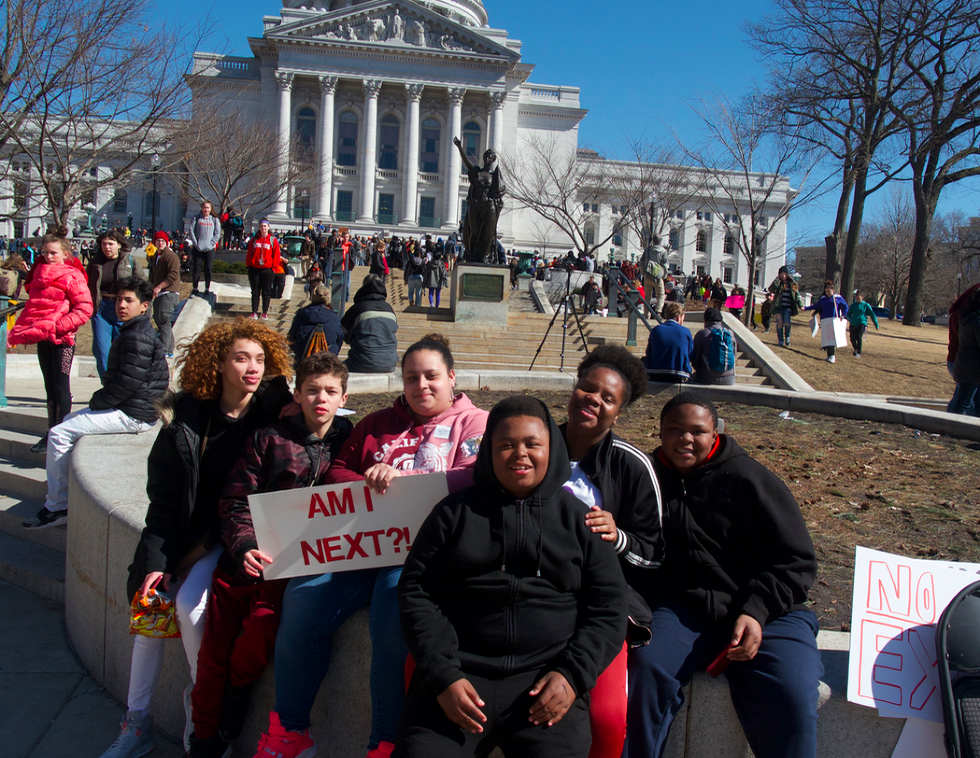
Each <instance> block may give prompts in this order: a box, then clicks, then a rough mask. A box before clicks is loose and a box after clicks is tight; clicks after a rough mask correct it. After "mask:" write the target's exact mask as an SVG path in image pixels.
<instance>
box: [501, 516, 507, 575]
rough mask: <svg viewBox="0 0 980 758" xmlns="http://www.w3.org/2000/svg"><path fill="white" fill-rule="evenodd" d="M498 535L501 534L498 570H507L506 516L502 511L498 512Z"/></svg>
mask: <svg viewBox="0 0 980 758" xmlns="http://www.w3.org/2000/svg"><path fill="white" fill-rule="evenodd" d="M500 533H501V544H500V570H501V571H506V570H507V516H506V515H505V514H504V511H503V509H501V511H500Z"/></svg>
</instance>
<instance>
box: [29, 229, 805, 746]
mask: <svg viewBox="0 0 980 758" xmlns="http://www.w3.org/2000/svg"><path fill="white" fill-rule="evenodd" d="M49 242H50V245H51V247H52V248H54V247H55V246H56V245H58V244H60V243H59V242H58V240H50V241H49ZM46 247H47V243H46ZM58 249H59V250H60V249H61V248H58ZM47 255H49V256H50V257H52V258H54V259H55V260H53V261H52V264H53V265H55V266H56V265H62V266H63V265H64V264H63V263H61V262H60V261H58V260H57V255H58V253H57V252H50V253H47ZM67 268H68V271H70V272H74V271H75V269H72V268H70V267H67ZM59 273H64V275H65V276H67V277H68V278H69V279H77V283H78V285H79V287H78V289H79V293H80V297H82V298H84V293H85V292H86V291H87V288H85V287H84V285H83V283H82V282H81V280H80V279H78V278H77V277H76V276H75V274H74V273H68V272H61V271H60V270H59ZM369 278H371V279H372V281H375V282H377V283H380V284H381V286H382V287H383V283H382V282H381V277H380V275H371V276H370V277H369ZM115 289H116V291H117V293H118V294H119V297H117V299H116V301H115V302H116V308H117V311H118V315H119V316H120V319H121V320H122V321H123V327H122V329H121V332H120V336H119V337H117V338H116V340H115V341H114V342H112V344H111V346H110V354H109V361H108V372H107V377H108V384H107V385H106V387H105V388H104V389H103V390H101V391H100V392H99V393H97V395H96V397H94V398H93V401H92V404H91V406H90V408H89V409H88V410H86V411H83V412H81V413H80V414H76V419H75V422H74V423H75V426H70V424H68V423H66V424H65V425H64V426H65V427H70V428H66V429H64V430H59V433H58V434H59V441H58V442H57V446H58V449H59V450H63V449H64V448H65V447H66V446H69V447H70V445H71V444H73V442H74V441H75V440H76V439H77V437H78V436H79V435H81V434H87V433H109V431H110V427H111V431H114V432H130V433H138V432H141V431H143V429H144V427H146V428H149V425H150V424H152V423H153V422H154V421H155V419H156V417H157V415H159V416H160V418H161V420H162V421H163V426H162V428H161V430H160V433H159V435H158V436H157V438H156V440H155V441H154V443H153V446H152V449H151V451H150V453H149V459H148V464H147V495H148V500H149V506H148V510H147V514H146V525H145V528H144V529H143V532H142V535H141V537H140V539H139V542H138V545H137V547H136V551H135V555H134V557H133V561H132V564H131V565H130V567H129V573H128V577H126V594H127V597H128V598H133V599H134V600H138V599H139V598H141V597H145V596H149V595H151V594H153V593H155V592H162V593H165V594H166V595H167V596H169V597H171V598H173V601H174V606H175V615H176V619H177V622H178V624H179V629H180V638H181V643H182V646H183V650H184V653H185V655H186V657H187V661H188V664H189V668H190V681H189V682H188V683H187V686H186V688H185V690H184V693H183V705H184V709H185V713H186V715H187V725H186V729H185V732H184V742H185V749H186V750H187V755H188V756H190V758H211V757H212V756H214V757H218V756H220V757H222V758H226V757H227V756H228V755H229V754H230V750H231V743H232V742H233V741H234V740H235V739H237V738H238V737H239V735H240V734H241V731H242V728H243V724H244V720H245V718H246V715H247V713H248V710H249V706H250V703H251V694H252V691H253V687H254V684H255V682H256V681H257V680H258V678H259V676H260V675H261V674H262V672H263V671H264V669H265V668H266V667H267V665H268V664H269V662H270V661H271V660H272V659H273V656H274V658H275V664H276V668H275V704H274V708H273V710H272V712H270V713H269V716H268V727H267V729H266V730H265V732H264V733H263V734H262V736H261V739H260V740H259V743H258V745H257V746H255V751H256V752H255V755H256V758H269V757H270V756H277V757H278V758H312V757H313V756H315V755H316V754H317V751H318V747H317V745H316V742H315V740H314V739H313V736H312V735H311V731H310V729H311V725H312V724H313V723H315V722H317V721H318V720H319V719H321V718H322V714H320V713H317V712H316V711H315V709H314V703H315V701H316V697H317V693H318V691H319V689H320V686H321V684H322V683H323V681H324V680H325V679H326V678H327V677H328V676H331V666H330V661H331V648H332V642H333V639H334V635H335V634H336V632H337V631H338V630H339V629H340V627H341V626H342V625H343V623H344V622H345V621H346V620H347V619H348V618H349V617H350V615H351V614H352V613H354V612H355V611H357V610H358V609H360V608H362V607H367V608H370V615H369V625H368V634H369V635H370V641H371V651H372V652H371V674H370V695H371V705H372V712H371V728H370V733H369V734H367V735H365V739H366V744H365V752H366V755H367V756H368V758H384V757H386V756H394V757H395V758H402V757H406V758H407V757H411V758H416V757H419V758H421V757H423V756H424V757H425V758H429V757H430V756H441V755H447V756H448V755H486V754H488V753H489V752H490V750H491V749H492V748H493V747H496V746H499V747H501V748H502V749H503V750H504V751H505V752H507V753H508V754H511V753H512V754H514V755H523V754H534V755H540V756H555V757H556V758H558V757H559V756H561V758H565V757H566V756H572V757H574V756H580V757H581V758H586V757H587V756H588V757H589V758H612V757H613V756H615V757H616V758H618V757H619V756H620V755H627V756H644V757H646V756H658V755H660V754H661V753H662V750H663V744H664V742H665V740H666V737H667V734H668V733H669V729H670V722H671V719H672V716H673V714H674V713H676V712H677V710H678V708H679V707H680V705H681V704H682V703H683V690H682V687H683V686H684V683H685V682H686V681H687V679H689V678H690V676H691V674H692V673H693V671H695V670H697V669H698V668H703V667H705V666H706V665H707V664H708V663H710V662H711V661H712V660H713V659H715V658H718V657H719V656H720V657H721V658H723V659H724V660H725V661H727V662H728V663H729V664H730V666H729V669H728V671H727V672H726V675H727V677H728V679H729V682H730V684H731V687H732V691H733V696H735V697H736V702H737V705H736V708H737V711H738V715H739V718H740V719H741V720H742V723H743V725H744V726H745V730H746V734H747V736H748V739H749V743H750V745H751V746H752V748H753V750H755V752H756V754H757V755H760V756H806V755H815V751H816V708H817V682H818V680H819V677H820V675H821V674H822V668H821V665H820V656H819V653H818V651H817V648H816V643H815V633H816V630H817V625H816V618H815V616H814V615H813V613H812V612H810V611H809V610H807V609H806V608H805V603H806V597H807V591H808V589H809V587H810V585H811V584H812V582H813V580H814V573H815V567H816V563H815V558H814V551H813V546H812V544H811V542H810V539H809V536H808V535H807V532H806V527H805V525H804V522H803V518H802V515H801V514H800V511H799V508H798V506H797V505H796V503H795V501H794V500H793V498H792V495H791V494H790V493H789V490H788V489H787V488H786V487H785V485H783V484H782V483H781V482H780V481H779V480H778V479H776V477H775V476H774V475H773V474H772V473H770V472H769V471H767V470H766V469H765V468H763V467H762V466H761V465H759V464H758V463H756V462H755V461H753V460H752V459H751V458H750V457H749V456H748V455H747V453H746V452H745V451H744V450H742V448H740V447H739V446H738V444H737V443H736V442H735V441H734V440H733V439H731V438H730V437H727V436H725V435H722V434H719V433H718V430H717V412H716V410H715V409H714V406H713V405H712V404H711V403H710V402H709V401H707V400H705V399H704V398H702V397H699V396H697V395H694V394H690V393H685V394H682V395H679V396H677V397H675V398H673V399H672V400H671V401H670V402H668V403H667V405H665V406H664V408H663V410H662V412H661V444H660V446H659V447H658V448H657V449H655V450H653V451H652V452H650V453H649V454H648V453H647V452H644V451H642V450H640V449H638V448H636V447H634V446H633V445H630V444H629V443H627V442H625V441H624V440H623V439H622V438H621V437H619V436H618V435H617V434H616V433H615V429H616V428H617V424H618V423H621V422H622V419H623V418H624V416H623V411H624V410H625V409H626V408H628V407H629V406H630V405H631V404H632V403H634V402H635V401H636V400H637V399H638V398H640V397H641V396H642V395H643V394H644V392H645V391H646V387H647V373H646V370H645V368H644V366H643V364H642V362H641V361H640V360H639V359H637V358H636V357H634V356H633V355H632V354H631V353H630V352H629V351H628V350H626V349H625V348H623V347H619V346H612V345H608V346H600V347H598V348H596V349H595V350H593V351H592V353H591V354H590V355H589V356H588V357H587V358H585V359H584V360H583V361H582V362H581V363H580V365H579V366H578V368H577V372H576V382H575V385H574V388H573V389H572V391H571V393H570V395H569V398H568V402H567V407H566V409H565V416H566V420H565V421H564V423H559V422H558V421H556V419H554V418H553V416H552V413H551V411H550V410H549V408H548V407H547V406H546V405H545V404H544V403H542V402H541V401H539V400H537V399H535V398H533V397H530V396H514V397H511V398H508V399H505V400H503V401H501V402H500V403H498V404H497V405H495V406H494V407H493V408H492V409H491V410H490V411H489V413H488V412H487V411H485V410H481V409H480V408H477V407H476V406H475V405H474V404H473V403H472V402H471V401H470V399H469V398H467V396H466V395H465V394H464V393H460V392H457V391H456V372H455V364H454V359H453V354H452V351H451V349H450V345H449V342H448V340H446V339H445V338H444V337H442V336H440V335H435V334H431V335H427V336H426V337H424V338H423V339H421V340H419V341H418V342H416V343H415V344H413V345H412V346H410V347H409V348H408V349H407V350H406V351H405V352H404V353H403V354H402V355H401V356H400V371H401V376H402V381H403V387H404V390H403V392H402V393H401V394H400V395H399V396H398V397H397V398H396V399H395V401H394V402H393V404H392V405H391V406H390V407H389V408H386V409H383V410H380V411H376V412H374V413H371V414H369V415H367V416H365V417H364V418H362V419H361V420H359V422H358V423H357V424H351V423H350V421H348V420H347V419H346V418H344V417H343V416H340V415H339V414H338V411H339V409H340V408H342V407H343V406H344V405H345V403H346V401H347V383H348V377H349V372H348V368H347V367H346V366H345V365H344V364H343V363H342V362H341V361H340V360H339V359H338V358H337V357H336V356H335V355H334V354H333V353H332V352H330V351H329V350H321V351H315V352H312V353H311V354H309V355H300V354H299V353H297V352H296V349H295V348H296V345H297V344H298V343H299V342H300V341H301V339H302V338H301V332H299V329H300V328H310V327H311V326H314V325H317V324H322V323H324V322H323V321H320V320H318V318H319V317H318V315H317V314H316V313H309V314H307V316H306V317H305V319H304V323H303V325H301V326H299V327H297V332H296V334H295V335H293V334H291V337H293V339H292V345H291V344H290V341H288V340H287V339H286V338H284V337H282V336H280V335H279V334H278V333H276V332H275V331H274V330H273V329H271V328H270V327H269V326H268V325H267V324H265V323H263V322H262V321H261V320H253V319H248V318H239V319H237V320H235V321H222V322H218V323H214V324H211V325H209V326H207V327H206V328H205V329H204V330H203V331H202V332H201V334H200V335H199V336H198V337H197V338H196V339H195V340H193V342H191V343H190V344H188V345H186V346H182V347H181V348H180V349H178V353H179V355H178V359H177V360H178V363H179V365H180V367H181V373H180V378H179V387H178V390H177V391H176V392H173V391H170V390H168V389H167V377H168V376H169V374H168V371H167V365H166V360H165V355H164V353H163V347H162V344H161V342H160V341H159V340H158V339H156V338H155V337H154V335H152V331H153V330H152V326H150V325H149V323H148V321H147V309H148V307H149V302H150V299H151V297H152V288H151V285H150V284H149V283H147V282H144V281H142V280H140V279H138V278H136V277H134V276H127V277H125V278H122V279H120V280H118V282H117V284H116V286H115ZM324 290H325V288H323V286H322V285H318V286H317V288H315V290H314V293H313V294H314V295H315V299H316V301H318V302H314V303H313V304H312V305H311V306H309V308H310V309H313V308H318V307H322V305H323V302H322V300H323V298H324V297H325V295H326V293H325V291H324ZM355 307H356V304H355ZM321 315H322V314H321ZM71 326H72V324H70V323H66V324H65V327H64V329H65V330H68V329H70V327H71ZM330 335H331V337H330V339H331V340H334V341H335V340H337V339H338V336H337V335H336V333H335V332H332V331H331V332H330ZM294 375H295V382H294V383H293V385H292V389H290V384H289V380H290V379H292V377H293V376H294ZM127 393H128V394H127ZM107 409H111V410H107ZM107 413H108V414H110V415H108V416H104V414H107ZM69 420H71V418H69ZM112 424H115V426H112ZM96 425H97V426H98V429H93V428H92V427H93V426H96ZM61 436H64V438H65V439H64V441H62V440H61ZM52 437H54V435H52ZM52 445H54V440H52ZM61 460H63V457H62V459H61ZM425 473H438V474H440V475H442V476H445V479H446V485H447V489H448V492H449V495H448V497H446V498H445V499H443V500H441V501H439V502H433V503H431V504H427V506H428V507H430V508H431V511H430V513H429V515H428V517H427V518H426V520H425V522H424V524H423V525H422V527H421V528H420V530H419V531H418V532H417V534H415V535H414V538H413V540H412V547H411V550H410V551H409V553H408V555H407V557H406V559H405V562H404V565H390V566H386V567H383V568H372V569H361V570H354V571H343V572H333V573H313V574H310V575H307V576H299V577H295V578H292V579H288V580H286V579H276V580H266V579H265V578H264V569H265V568H266V567H268V566H269V565H270V564H271V563H272V562H273V561H274V559H275V557H274V556H271V555H268V554H266V553H264V552H263V551H262V550H261V549H260V548H259V546H258V543H257V540H256V532H255V527H254V524H253V519H252V513H251V510H250V506H249V497H250V496H251V495H255V494H258V493H263V492H274V491H281V490H287V489H291V488H297V487H309V486H316V485H320V484H329V483H343V482H353V481H363V482H364V483H365V485H366V486H367V487H369V488H370V489H371V490H373V491H374V492H375V493H378V494H384V493H385V492H386V491H387V490H388V488H389V487H390V486H391V485H392V483H393V482H394V480H395V479H396V478H398V477H403V476H411V475H418V474H425ZM58 491H59V492H60V491H61V490H58ZM735 491H737V492H739V493H741V494H739V495H738V496H737V497H735V496H734V495H733V494H732V493H733V492H735ZM56 494H57V493H56V492H55V491H52V492H51V493H49V499H50V498H53V497H55V496H56ZM733 498H734V499H733ZM719 514H724V518H719ZM760 525H762V529H761V530H760ZM763 533H764V535H765V537H764V538H763V537H760V536H759V535H760V534H763ZM704 556H711V559H710V560H709V561H707V562H706V561H705V559H704ZM706 566H710V568H705V567H706ZM116 579H117V580H118V581H119V582H120V583H121V582H122V581H123V577H121V576H120V577H116ZM680 630H683V633H681V631H680ZM166 644H167V643H166V641H165V640H164V639H163V638H162V637H152V636H143V635H136V636H134V638H133V650H132V663H131V670H130V684H129V693H128V697H127V702H126V713H125V716H124V718H123V721H122V728H121V731H120V734H119V737H118V738H117V739H116V741H115V742H114V743H113V744H112V745H111V746H110V747H109V748H108V749H107V750H106V752H105V753H104V754H103V758H136V757H137V756H141V755H145V754H146V753H147V752H148V751H149V750H151V749H152V748H153V746H154V741H155V730H154V725H153V698H154V695H155V692H156V689H157V684H158V681H159V677H160V671H161V665H162V662H163V654H164V650H165V645H166ZM627 672H628V675H627ZM749 692H751V693H752V695H751V697H750V696H748V695H747V694H746V693H749ZM772 714H777V715H778V721H779V726H778V728H773V727H772V725H771V724H770V721H771V720H772Z"/></svg>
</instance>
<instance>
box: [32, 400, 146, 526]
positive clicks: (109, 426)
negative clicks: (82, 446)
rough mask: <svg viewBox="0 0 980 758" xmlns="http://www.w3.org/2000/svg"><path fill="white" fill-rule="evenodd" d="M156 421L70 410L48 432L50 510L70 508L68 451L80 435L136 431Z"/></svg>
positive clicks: (84, 409)
mask: <svg viewBox="0 0 980 758" xmlns="http://www.w3.org/2000/svg"><path fill="white" fill-rule="evenodd" d="M152 428H153V424H146V423H143V422H142V421H137V420H136V419H134V418H133V417H132V416H128V415H126V414H125V413H123V412H122V411H115V410H113V411H93V410H90V409H88V408H83V409H82V410H80V411H75V412H74V413H69V414H68V415H67V416H65V420H64V421H62V422H61V423H60V424H58V425H57V426H55V427H54V428H52V429H51V431H49V432H48V452H47V458H46V460H45V463H44V468H45V470H46V471H47V475H48V497H47V499H46V500H45V501H44V507H45V508H47V509H48V510H49V511H64V510H67V509H68V462H69V458H68V453H70V452H71V449H72V448H73V447H74V446H75V443H76V442H78V440H79V439H80V438H81V437H84V436H86V435H88V434H137V433H139V432H146V431H149V430H150V429H152Z"/></svg>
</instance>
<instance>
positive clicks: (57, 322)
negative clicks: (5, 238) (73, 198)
mask: <svg viewBox="0 0 980 758" xmlns="http://www.w3.org/2000/svg"><path fill="white" fill-rule="evenodd" d="M70 254H71V245H70V244H69V242H68V238H67V237H66V236H65V234H64V232H63V231H60V230H59V231H49V232H48V233H47V234H45V235H44V237H43V238H42V239H41V255H43V256H44V265H43V266H39V267H37V268H35V270H34V276H33V278H32V280H31V283H30V285H29V286H28V288H27V294H28V296H29V298H30V299H29V300H28V301H27V305H26V306H25V307H24V311H23V312H22V313H21V314H20V318H18V319H17V323H16V324H14V328H13V329H11V330H10V335H9V336H8V337H7V344H8V345H10V346H11V347H13V346H14V345H33V344H36V345H37V362H38V363H39V364H40V366H41V375H42V376H43V377H44V391H45V393H46V394H47V400H48V428H49V429H50V428H51V427H53V426H56V425H58V424H60V423H61V422H62V421H63V420H64V418H65V416H66V415H68V412H69V411H70V410H71V384H70V379H69V374H70V372H71V362H72V359H73V358H74V357H75V332H77V331H78V329H79V327H81V325H82V324H84V323H85V322H86V321H88V320H89V319H90V318H91V317H92V295H91V294H90V293H89V290H88V284H87V283H86V281H85V274H84V273H83V272H81V271H79V270H78V269H77V268H75V267H73V266H71V265H69V264H68V263H66V260H67V258H68V256H69V255H70ZM46 449H47V435H44V437H42V438H41V439H40V440H38V442H37V443H36V444H35V445H34V447H32V448H31V450H33V451H34V452H38V453H42V452H44V451H45V450H46Z"/></svg>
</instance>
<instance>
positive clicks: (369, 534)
mask: <svg viewBox="0 0 980 758" xmlns="http://www.w3.org/2000/svg"><path fill="white" fill-rule="evenodd" d="M384 533H385V530H384V529H375V530H374V531H373V532H364V536H365V537H370V538H371V539H373V540H374V554H375V555H381V543H380V542H378V537H380V536H381V535H382V534H384Z"/></svg>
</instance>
